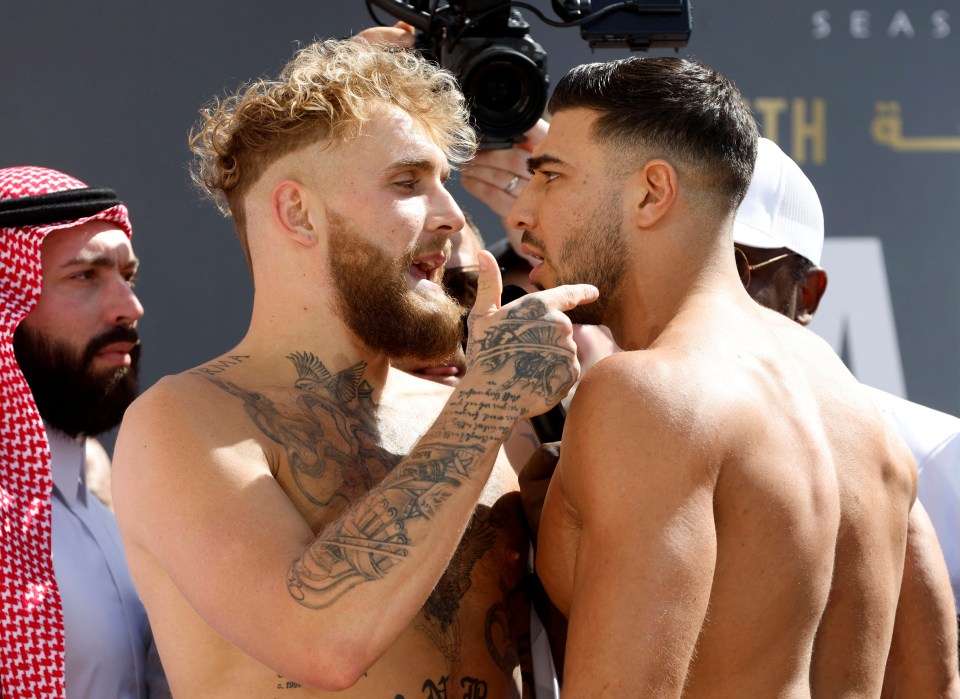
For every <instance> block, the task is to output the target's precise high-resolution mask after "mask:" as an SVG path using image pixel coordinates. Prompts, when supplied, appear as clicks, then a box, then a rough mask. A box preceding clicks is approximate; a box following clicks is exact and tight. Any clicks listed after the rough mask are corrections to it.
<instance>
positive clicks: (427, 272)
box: [409, 251, 447, 288]
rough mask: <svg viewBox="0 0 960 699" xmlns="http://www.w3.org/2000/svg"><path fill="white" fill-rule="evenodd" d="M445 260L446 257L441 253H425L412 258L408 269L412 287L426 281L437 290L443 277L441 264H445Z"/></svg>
mask: <svg viewBox="0 0 960 699" xmlns="http://www.w3.org/2000/svg"><path fill="white" fill-rule="evenodd" d="M446 259H447V257H446V255H444V254H443V252H442V251H437V252H430V253H425V254H423V255H420V256H419V257H416V258H414V260H413V262H411V263H410V269H409V275H410V279H411V281H412V282H413V286H417V285H418V283H419V282H421V281H427V282H431V283H432V284H434V285H436V286H437V287H438V288H439V282H440V279H441V277H442V275H443V263H444V262H446Z"/></svg>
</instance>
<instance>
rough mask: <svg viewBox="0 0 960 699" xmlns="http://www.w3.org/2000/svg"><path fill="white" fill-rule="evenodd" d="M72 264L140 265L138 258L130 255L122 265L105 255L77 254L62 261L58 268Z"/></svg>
mask: <svg viewBox="0 0 960 699" xmlns="http://www.w3.org/2000/svg"><path fill="white" fill-rule="evenodd" d="M74 265H90V266H92V267H103V268H108V269H109V268H113V267H120V269H137V268H139V267H140V260H138V259H137V258H136V257H131V258H130V259H129V260H127V261H126V262H124V263H123V264H122V265H117V262H116V260H114V259H113V258H112V257H107V256H105V255H100V256H98V257H84V256H83V255H78V256H77V257H74V258H73V259H72V260H67V261H66V262H64V263H63V264H62V265H60V268H61V269H65V268H67V267H73V266H74Z"/></svg>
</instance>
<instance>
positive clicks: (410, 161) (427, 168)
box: [385, 158, 450, 180]
mask: <svg viewBox="0 0 960 699" xmlns="http://www.w3.org/2000/svg"><path fill="white" fill-rule="evenodd" d="M405 169H413V170H421V171H423V172H433V171H434V170H436V169H437V163H436V161H434V160H431V159H430V158H401V159H400V160H397V161H394V162H393V163H390V165H388V166H387V167H386V170H385V171H386V172H395V171H397V170H405ZM449 175H450V167H449V165H445V166H444V167H441V168H440V177H441V179H444V180H445V179H446V178H447V177H448V176H449Z"/></svg>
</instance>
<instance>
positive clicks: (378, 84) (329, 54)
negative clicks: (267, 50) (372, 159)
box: [190, 40, 477, 264]
mask: <svg viewBox="0 0 960 699" xmlns="http://www.w3.org/2000/svg"><path fill="white" fill-rule="evenodd" d="M383 103H389V104H393V105H396V106H397V107H399V108H401V109H403V110H404V111H406V112H407V113H409V114H410V115H411V116H413V117H414V118H415V119H416V120H417V121H419V122H420V123H421V124H422V125H423V126H424V127H425V128H426V129H427V132H428V133H429V134H430V136H431V137H432V138H433V140H434V141H435V142H436V143H437V145H438V146H439V147H440V148H441V150H442V151H443V152H444V154H445V155H446V157H447V160H448V161H449V162H450V164H451V166H454V167H456V166H457V165H461V164H463V163H465V162H467V161H468V160H469V159H470V158H472V157H473V154H474V152H475V151H476V147H477V140H476V134H475V132H474V130H473V128H472V127H471V126H470V123H469V112H468V109H467V106H466V103H465V101H464V98H463V95H462V93H461V92H460V89H459V88H458V87H457V84H456V80H455V79H454V77H453V75H452V74H450V73H449V72H447V71H445V70H442V69H440V68H438V67H437V66H435V65H433V64H430V63H428V62H427V61H425V60H423V59H422V58H420V57H419V56H418V55H416V54H415V53H412V52H410V51H405V50H400V49H390V48H385V47H383V46H380V47H377V46H371V45H370V44H368V43H366V42H362V41H352V40H327V41H319V42H316V43H313V44H310V45H308V46H305V47H303V48H301V49H300V50H299V51H297V53H296V54H295V55H294V57H293V58H292V59H291V60H290V62H289V63H287V65H286V66H285V67H284V68H283V70H282V71H281V73H280V76H279V78H278V79H276V80H268V79H261V80H257V81H255V82H253V83H249V84H247V85H244V86H242V87H241V88H240V89H239V90H238V92H237V93H236V94H235V95H231V96H228V97H224V98H222V99H214V100H213V101H212V102H211V103H210V104H209V105H207V106H206V107H204V108H203V109H201V110H200V121H199V123H198V124H197V125H196V126H195V127H194V128H193V129H192V130H191V132H190V148H191V150H192V151H193V153H194V162H193V167H192V169H191V176H192V177H193V180H194V182H195V183H196V184H197V186H198V187H199V188H200V189H201V190H202V191H203V192H204V193H205V194H207V195H208V196H210V198H211V199H213V200H214V202H215V203H216V204H217V206H218V207H219V209H220V211H221V212H222V213H223V214H224V215H226V216H233V219H234V225H235V226H236V229H237V236H238V238H239V239H240V244H241V246H242V247H243V251H244V254H245V255H246V257H247V262H248V264H249V262H250V250H249V246H248V244H247V231H246V224H245V221H244V215H243V198H244V196H245V195H246V193H247V192H248V191H249V190H250V187H251V186H252V185H253V184H254V183H255V182H256V181H257V180H258V179H259V178H260V176H261V175H262V174H263V172H264V170H265V169H266V168H267V167H268V166H269V165H270V164H271V163H273V162H274V161H276V160H277V159H278V158H280V157H281V156H283V155H285V154H287V153H290V152H292V151H294V150H297V149H298V148H300V147H302V146H305V145H307V144H309V143H317V142H321V141H323V142H326V143H334V144H339V143H345V142H347V141H348V140H350V139H352V138H355V137H357V136H358V135H359V134H360V131H361V128H362V126H363V124H364V122H365V121H367V120H368V119H369V118H370V116H371V113H372V112H373V110H374V109H376V107H377V106H378V104H383Z"/></svg>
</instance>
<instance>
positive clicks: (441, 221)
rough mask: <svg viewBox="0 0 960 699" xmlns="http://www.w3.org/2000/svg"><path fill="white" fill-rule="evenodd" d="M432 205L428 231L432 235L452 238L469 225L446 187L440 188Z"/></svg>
mask: <svg viewBox="0 0 960 699" xmlns="http://www.w3.org/2000/svg"><path fill="white" fill-rule="evenodd" d="M431 203H432V205H433V210H432V211H431V212H430V216H429V219H428V221H427V229H428V230H429V231H430V232H431V233H435V234H440V235H447V236H451V235H453V234H454V233H456V232H457V231H459V230H462V229H463V227H464V226H465V225H466V224H467V220H466V218H465V217H464V215H463V211H461V210H460V206H459V205H458V204H457V202H456V201H454V199H453V195H451V194H450V192H448V191H447V189H446V188H445V187H440V188H439V190H438V192H437V195H436V196H435V197H434V201H433V202H431Z"/></svg>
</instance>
